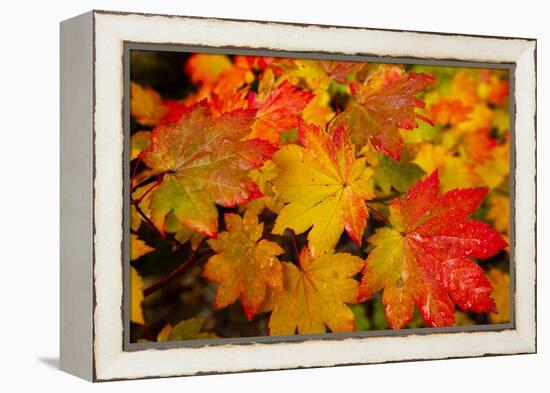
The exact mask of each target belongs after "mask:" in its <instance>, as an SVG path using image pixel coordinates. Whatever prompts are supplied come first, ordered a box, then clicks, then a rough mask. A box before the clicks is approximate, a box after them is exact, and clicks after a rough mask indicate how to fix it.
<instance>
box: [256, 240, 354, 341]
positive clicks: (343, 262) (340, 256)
mask: <svg viewBox="0 0 550 393" xmlns="http://www.w3.org/2000/svg"><path fill="white" fill-rule="evenodd" d="M299 262H300V267H299V268H298V267H297V266H296V265H294V264H292V263H283V281H284V289H283V290H282V291H277V292H275V291H273V292H272V294H271V298H270V299H269V300H268V304H267V305H266V306H265V309H267V310H273V311H272V313H271V317H270V319H269V334H270V335H273V336H281V335H291V334H294V333H295V332H296V330H297V331H298V333H299V334H314V333H324V332H325V331H326V327H327V326H328V328H329V329H330V330H331V331H333V332H350V331H353V330H355V317H354V314H353V312H352V311H351V310H350V309H349V307H348V306H347V305H346V303H355V302H356V299H357V295H358V290H359V283H358V282H357V281H356V280H354V279H353V276H355V275H356V274H357V273H359V272H360V271H361V269H362V268H363V266H364V265H365V262H364V261H363V260H362V259H361V258H359V257H357V256H354V255H351V254H347V253H336V254H335V253H333V251H332V250H331V251H329V252H327V253H326V254H324V255H322V256H320V257H318V258H315V257H313V256H312V255H311V253H310V252H309V251H308V249H307V248H305V247H304V248H303V249H302V252H301V253H300V261H299Z"/></svg>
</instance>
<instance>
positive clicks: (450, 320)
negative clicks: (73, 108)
mask: <svg viewBox="0 0 550 393" xmlns="http://www.w3.org/2000/svg"><path fill="white" fill-rule="evenodd" d="M129 64H130V65H129V67H130V73H129V75H130V86H129V90H130V123H129V124H130V126H129V130H127V132H129V133H130V149H129V150H130V151H129V155H130V157H129V158H130V160H129V162H130V164H129V165H130V168H129V174H130V185H129V190H130V192H129V194H130V195H128V196H127V197H128V198H129V204H130V223H129V227H130V228H128V229H129V232H130V234H129V236H130V254H131V258H130V259H131V261H130V265H129V266H128V268H129V269H130V270H129V277H130V280H129V282H130V285H129V289H128V293H129V301H128V302H129V305H130V307H129V308H130V315H129V318H130V332H129V333H130V334H129V335H130V342H133V343H136V342H137V343H151V342H163V341H179V340H194V339H214V338H239V337H259V336H291V335H306V334H322V333H334V332H355V331H365V332H366V331H373V330H386V329H395V330H399V329H410V328H424V327H449V326H467V325H487V324H503V323H508V322H509V321H510V298H511V296H510V275H509V272H510V246H509V245H510V194H509V175H510V110H509V108H510V88H509V72H508V70H506V69H486V68H467V67H450V66H429V65H411V64H389V63H388V64H385V63H372V62H366V61H362V62H352V61H335V60H316V59H303V58H287V57H266V56H248V55H246V56H245V55H224V54H205V53H184V52H167V51H152V50H151V51H150V50H132V51H131V52H130V59H129Z"/></svg>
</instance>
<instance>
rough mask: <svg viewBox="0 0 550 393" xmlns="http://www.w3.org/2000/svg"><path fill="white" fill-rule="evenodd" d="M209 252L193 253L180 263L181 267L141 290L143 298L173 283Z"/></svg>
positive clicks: (208, 250)
mask: <svg viewBox="0 0 550 393" xmlns="http://www.w3.org/2000/svg"><path fill="white" fill-rule="evenodd" d="M209 252H211V250H210V249H208V248H205V249H203V250H201V251H198V252H197V251H193V252H192V253H191V255H189V257H188V258H187V259H186V260H185V261H183V262H182V264H181V265H179V266H178V267H177V268H175V269H174V270H172V271H171V272H170V273H168V274H167V275H166V276H164V277H162V278H161V279H159V280H158V281H157V282H155V283H154V284H152V285H151V286H149V287H147V288H145V289H144V290H143V296H145V297H147V296H149V295H151V294H152V293H155V292H156V291H158V290H159V289H161V288H163V287H165V286H166V285H168V284H169V283H171V282H172V281H174V280H175V279H176V278H178V277H179V276H180V275H181V274H182V273H184V272H185V271H186V270H187V269H189V268H190V267H191V266H193V264H194V263H195V262H196V261H197V259H198V258H199V257H201V256H204V255H207V254H208V253H209Z"/></svg>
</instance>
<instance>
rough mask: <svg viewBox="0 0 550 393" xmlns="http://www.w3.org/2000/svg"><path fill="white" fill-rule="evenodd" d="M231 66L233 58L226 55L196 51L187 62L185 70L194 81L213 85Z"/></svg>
mask: <svg viewBox="0 0 550 393" xmlns="http://www.w3.org/2000/svg"><path fill="white" fill-rule="evenodd" d="M231 67H232V64H231V60H229V57H228V56H226V55H215V54H203V53H195V54H193V55H192V56H191V57H190V58H189V60H188V61H187V63H186V64H185V71H186V72H187V73H188V75H189V77H190V78H191V81H192V82H193V83H202V84H206V85H211V84H213V83H215V82H217V81H218V80H219V78H220V76H221V75H222V73H223V72H224V71H226V70H228V69H230V68H231Z"/></svg>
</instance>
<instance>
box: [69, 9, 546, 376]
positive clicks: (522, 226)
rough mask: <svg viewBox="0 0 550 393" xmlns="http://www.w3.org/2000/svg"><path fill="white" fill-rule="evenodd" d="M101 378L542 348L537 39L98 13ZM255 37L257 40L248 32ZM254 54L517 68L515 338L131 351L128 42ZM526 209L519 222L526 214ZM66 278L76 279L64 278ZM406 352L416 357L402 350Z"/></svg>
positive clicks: (492, 335) (448, 336)
mask: <svg viewBox="0 0 550 393" xmlns="http://www.w3.org/2000/svg"><path fill="white" fill-rule="evenodd" d="M93 17H94V34H93V37H94V46H95V52H94V53H95V68H94V70H95V71H94V89H95V97H94V99H95V100H94V101H95V112H94V130H95V142H94V143H95V144H94V151H95V179H94V196H95V199H94V213H93V214H94V222H95V236H94V254H95V265H94V292H95V310H94V315H93V320H94V337H93V356H94V359H93V361H94V370H95V373H94V379H95V380H112V379H133V378H145V377H157V376H180V375H193V374H200V373H218V372H238V371H247V370H273V369H286V368H296V367H323V366H333V365H341V364H355V363H361V364H366V363H379V362H389V361H404V360H415V359H441V358H447V357H470V356H483V355H491V354H516V353H532V352H535V351H536V320H535V319H536V310H535V304H536V303H535V295H536V294H535V285H536V263H535V258H536V255H535V254H536V251H535V222H536V214H535V209H534V208H535V206H536V190H535V188H536V183H535V177H534V175H535V170H536V166H535V165H536V160H535V153H536V136H535V120H534V119H535V114H536V101H535V89H536V81H535V71H536V70H535V67H536V64H535V53H536V42H535V41H533V40H525V39H506V38H484V37H472V36H460V35H440V34H436V33H433V34H431V33H416V32H396V31H382V30H369V29H356V28H344V27H320V26H296V25H286V24H276V23H260V22H241V21H229V20H215V19H197V18H187V17H170V16H151V15H139V14H116V13H104V12H94V14H93ZM251 30H252V31H253V32H254V34H250V31H251ZM128 41H129V42H146V43H176V44H182V45H197V46H201V45H206V46H222V47H223V46H229V47H253V48H254V47H255V48H262V49H274V50H285V51H297V52H301V51H304V52H307V51H313V52H335V53H345V54H358V53H361V54H370V55H379V56H391V57H416V58H432V59H434V58H435V59H454V60H467V61H480V62H507V63H515V64H516V72H515V78H516V79H515V98H516V117H515V129H516V133H517V135H521V138H516V140H515V143H516V146H515V147H516V176H515V187H516V193H515V195H516V199H515V206H516V210H515V211H516V217H515V224H516V234H517V236H516V244H515V261H516V262H515V266H516V298H515V302H516V304H515V306H516V307H515V309H516V314H515V315H516V320H515V326H516V328H515V329H514V330H506V331H501V332H467V333H437V334H436V333H434V334H428V335H411V336H399V337H369V338H346V339H342V340H312V341H306V342H303V343H270V344H260V343H256V344H250V345H235V344H233V345H230V344H228V345H222V346H215V347H201V348H173V349H144V350H136V351H129V352H125V351H124V350H123V328H124V322H123V320H122V313H121V309H122V296H123V272H122V264H121V258H122V253H121V244H122V240H123V228H122V222H123V216H122V212H123V209H122V206H123V193H122V189H123V172H122V168H123V165H122V154H123V141H124V138H123V118H122V116H123V115H122V114H123V108H122V105H123V94H124V86H123V61H122V59H123V51H124V42H128ZM519 212H521V214H519ZM62 279H67V277H65V278H62ZM405 346H406V348H407V351H406V353H405V352H403V348H405Z"/></svg>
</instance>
